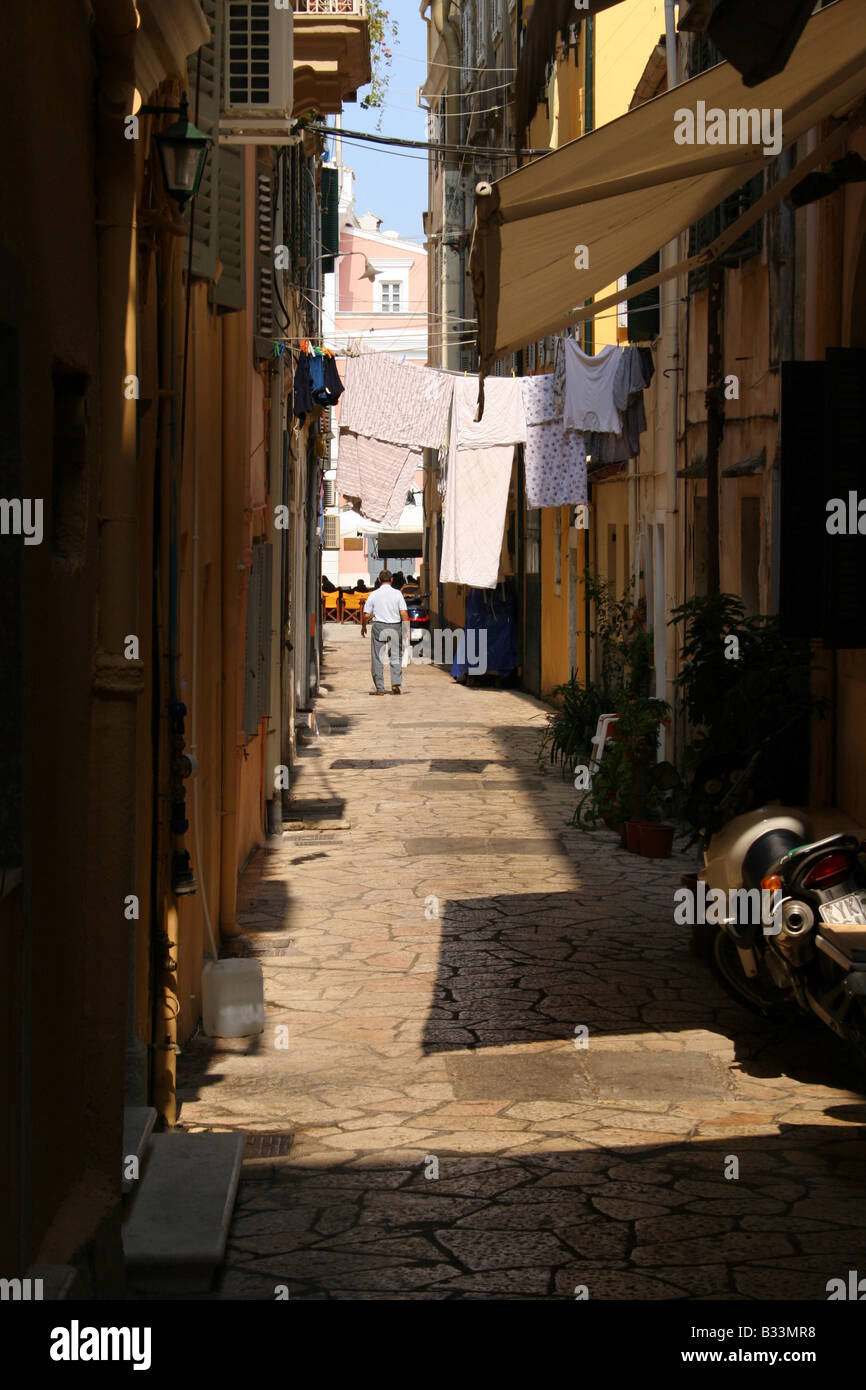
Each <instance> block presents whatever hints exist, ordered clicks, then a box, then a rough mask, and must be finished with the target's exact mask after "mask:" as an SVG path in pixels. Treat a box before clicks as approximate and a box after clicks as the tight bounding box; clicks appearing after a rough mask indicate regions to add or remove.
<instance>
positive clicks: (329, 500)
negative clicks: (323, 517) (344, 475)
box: [325, 478, 337, 507]
mask: <svg viewBox="0 0 866 1390" xmlns="http://www.w3.org/2000/svg"><path fill="white" fill-rule="evenodd" d="M336 505H337V480H336V478H326V479H325V506H326V507H336Z"/></svg>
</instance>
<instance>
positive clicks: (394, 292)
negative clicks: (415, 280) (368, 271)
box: [380, 280, 403, 314]
mask: <svg viewBox="0 0 866 1390" xmlns="http://www.w3.org/2000/svg"><path fill="white" fill-rule="evenodd" d="M380 283H381V290H382V313H383V314H399V313H400V292H401V290H402V288H403V286H402V285H401V283H400V281H399V280H382V281H381V282H380Z"/></svg>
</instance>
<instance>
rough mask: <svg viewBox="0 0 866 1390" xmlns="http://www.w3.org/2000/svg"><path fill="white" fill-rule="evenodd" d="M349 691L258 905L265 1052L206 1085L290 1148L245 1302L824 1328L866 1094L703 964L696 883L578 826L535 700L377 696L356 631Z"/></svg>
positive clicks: (264, 1146)
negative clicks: (639, 1309) (486, 1307)
mask: <svg viewBox="0 0 866 1390" xmlns="http://www.w3.org/2000/svg"><path fill="white" fill-rule="evenodd" d="M323 679H324V683H325V684H326V686H327V687H328V693H327V694H325V695H323V696H322V697H321V699H320V700H319V703H318V712H319V728H320V735H321V737H320V738H319V740H318V741H315V740H313V741H311V742H310V743H309V744H308V746H307V747H305V748H304V750H303V752H302V754H301V758H300V766H299V776H298V777H297V779H296V782H295V786H294V791H295V794H296V796H297V813H296V814H297V820H296V821H293V822H291V823H290V824H291V825H293V826H296V827H298V828H294V829H293V828H287V829H286V830H285V832H284V834H283V836H282V839H278V840H274V841H271V842H269V844H268V845H267V846H266V847H265V848H263V849H262V850H260V851H259V852H258V854H257V856H256V857H255V859H254V860H253V862H252V863H251V864H250V866H249V868H248V869H247V872H246V874H245V876H244V879H243V883H242V893H241V904H240V913H241V921H242V923H243V924H244V926H245V927H246V929H247V933H248V935H247V936H246V937H245V938H244V939H243V942H242V945H241V947H240V949H242V950H243V951H244V952H246V953H248V954H254V955H255V956H257V957H258V958H259V959H260V960H261V961H262V964H263V967H264V972H265V999H266V1029H265V1033H264V1034H263V1035H262V1036H261V1037H260V1038H256V1039H240V1040H236V1041H231V1040H224V1041H220V1040H217V1041H214V1040H211V1039H206V1038H203V1037H197V1038H196V1039H195V1040H194V1041H193V1042H192V1043H191V1044H190V1045H189V1046H188V1047H187V1048H186V1050H185V1054H184V1056H183V1057H182V1058H181V1059H180V1062H181V1066H180V1076H179V1088H180V1098H181V1100H182V1103H183V1104H182V1112H181V1122H182V1123H183V1124H184V1125H186V1126H187V1127H189V1128H198V1127H208V1128H214V1129H239V1130H246V1131H249V1132H257V1133H260V1134H261V1135H262V1136H263V1138H262V1140H261V1141H260V1148H259V1149H258V1150H250V1152H257V1153H260V1154H261V1155H263V1156H259V1157H251V1158H250V1161H249V1162H247V1163H246V1164H245V1165H244V1180H243V1182H242V1185H241V1190H240V1196H239V1200H238V1205H237V1208H236V1211H235V1217H234V1222H233V1227H232V1232H231V1239H230V1247H229V1255H228V1265H227V1268H226V1271H225V1274H224V1277H223V1281H222V1287H221V1296H222V1297H223V1298H226V1299H273V1298H274V1290H275V1286H276V1285H278V1284H285V1285H287V1286H288V1288H289V1290H290V1294H291V1297H292V1298H293V1299H295V1298H298V1299H373V1298H398V1299H430V1298H435V1299H455V1298H474V1299H479V1298H480V1299H501V1298H547V1297H554V1298H574V1297H575V1289H576V1288H578V1287H579V1286H582V1285H583V1286H586V1289H587V1291H588V1295H589V1297H590V1298H592V1299H635V1298H648V1299H738V1298H739V1299H746V1300H747V1299H765V1298H785V1299H797V1300H805V1299H824V1298H826V1292H825V1286H826V1283H827V1280H828V1279H830V1278H834V1277H839V1276H842V1277H844V1276H846V1275H847V1271H848V1270H849V1269H857V1268H858V1267H859V1268H860V1270H861V1272H866V1201H864V1198H866V1182H864V1166H863V1157H864V1155H866V1103H864V1086H863V1077H862V1075H861V1074H860V1073H858V1071H857V1069H856V1068H855V1067H854V1066H853V1064H852V1062H851V1059H850V1057H849V1055H848V1054H847V1052H846V1051H845V1049H844V1048H843V1046H842V1045H841V1044H840V1043H838V1042H836V1040H835V1039H833V1038H832V1037H831V1036H830V1035H829V1034H828V1033H827V1031H826V1030H824V1029H822V1028H820V1027H819V1026H818V1025H817V1024H816V1025H814V1026H812V1025H811V1024H810V1023H809V1022H807V1021H805V1020H804V1021H803V1022H799V1023H796V1024H793V1025H791V1024H785V1025H784V1026H780V1025H775V1024H773V1025H771V1024H769V1023H766V1022H764V1021H763V1020H761V1019H759V1018H757V1017H754V1016H752V1015H750V1014H749V1013H747V1012H746V1011H744V1010H743V1009H741V1008H740V1007H739V1006H737V1005H736V1004H735V1003H733V1002H731V1001H729V1000H728V999H727V997H726V996H725V995H724V994H723V992H722V991H721V989H720V988H719V987H718V986H717V985H716V984H715V982H714V981H713V979H712V978H711V976H710V975H709V973H708V972H707V970H706V968H705V966H704V965H703V964H702V963H701V962H700V961H699V960H697V959H696V958H695V957H694V956H692V955H690V954H689V949H688V948H689V941H688V931H687V929H684V928H682V927H677V926H675V925H674V923H673V893H674V890H675V889H676V888H677V886H678V885H679V877H680V874H681V873H682V872H683V871H684V870H685V869H689V868H693V867H694V864H693V863H692V862H689V861H686V860H685V859H683V858H673V859H671V860H667V861H665V860H647V859H640V858H638V857H636V856H632V855H629V854H627V853H626V852H625V851H623V850H621V849H620V848H619V843H618V840H617V839H616V837H615V836H614V835H612V834H611V833H610V832H607V831H603V832H600V833H597V834H591V835H587V834H584V833H582V832H580V831H578V830H574V829H571V828H570V827H568V826H567V825H566V822H567V819H568V816H569V815H570V812H571V809H572V805H573V798H574V793H573V791H572V788H571V785H570V783H569V782H568V781H564V780H562V779H561V778H560V776H559V774H558V772H553V771H552V770H550V769H548V770H547V771H546V773H545V772H542V771H541V770H540V769H539V766H538V761H537V756H536V749H537V744H538V737H539V732H540V730H541V728H542V726H543V719H544V713H545V708H546V707H545V706H543V705H542V704H541V703H540V702H539V701H537V700H534V699H532V698H531V697H529V696H527V695H525V694H522V693H520V692H517V691H509V690H498V689H494V688H492V687H490V688H479V689H467V688H464V687H462V686H458V685H456V684H455V683H454V682H452V681H451V679H450V677H449V676H448V675H447V674H446V673H445V672H443V671H440V670H436V669H434V668H432V667H420V666H413V667H411V668H410V670H409V671H408V672H407V673H406V682H405V692H406V693H405V694H404V695H403V696H402V697H401V698H400V700H399V701H398V702H396V703H395V701H394V699H393V698H392V697H391V696H387V697H386V698H385V699H381V700H380V699H375V698H373V697H372V696H371V695H370V694H369V692H370V691H371V690H372V684H371V681H370V676H369V642H368V641H364V640H362V639H361V636H360V630H359V629H358V628H357V627H345V628H343V629H340V628H337V627H334V626H329V627H328V628H327V629H326V667H325V672H324V677H323ZM437 908H438V916H435V915H434V914H435V912H436V911H437ZM281 1028H282V1029H283V1032H280V1029H281ZM286 1028H287V1029H288V1046H287V1047H286V1046H280V1043H281V1042H284V1041H285V1038H286V1034H285V1029H286ZM581 1028H585V1029H587V1030H588V1035H587V1038H588V1046H587V1047H585V1048H583V1047H576V1046H575V1039H576V1037H577V1040H578V1041H580V1040H581V1035H580V1032H579V1030H580V1029H581ZM576 1030H578V1033H577V1034H576ZM264 1136H286V1137H288V1136H290V1137H291V1144H290V1147H289V1146H288V1143H287V1140H286V1141H285V1142H282V1143H281V1142H280V1138H279V1137H272V1138H266V1137H264ZM287 1147H288V1152H281V1150H283V1151H284V1150H285V1149H286V1148H287ZM732 1158H733V1159H736V1160H737V1161H738V1164H739V1177H738V1178H734V1177H726V1169H727V1170H728V1172H731V1171H732V1169H733V1166H734V1165H733V1164H732ZM437 1169H438V1176H436V1175H435V1174H436V1172H437Z"/></svg>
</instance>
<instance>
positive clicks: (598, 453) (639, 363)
mask: <svg viewBox="0 0 866 1390" xmlns="http://www.w3.org/2000/svg"><path fill="white" fill-rule="evenodd" d="M654 373H655V363H654V362H653V355H652V352H651V351H650V349H649V348H646V347H634V346H630V347H627V348H624V349H623V351H622V353H621V355H620V362H619V366H618V367H617V372H616V376H615V377H614V383H613V399H614V405H615V406H616V408H617V409H618V410H619V412H620V414H621V417H622V428H621V430H620V431H619V433H618V434H603V433H594V434H592V435H591V436H590V440H589V452H590V454H591V456H592V461H593V463H594V464H608V463H626V462H627V461H628V460H629V459H631V458H634V457H635V456H636V455H637V454H638V453H639V452H640V437H641V435H642V434H643V432H644V430H645V429H646V426H647V419H646V409H645V407H644V400H643V393H644V390H645V389H646V387H647V386H649V384H650V382H651V381H652V378H653V375H654Z"/></svg>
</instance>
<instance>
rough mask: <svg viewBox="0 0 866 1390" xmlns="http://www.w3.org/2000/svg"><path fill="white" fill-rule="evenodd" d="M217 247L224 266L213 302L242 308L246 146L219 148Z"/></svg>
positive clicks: (215, 286) (229, 307)
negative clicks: (244, 147)
mask: <svg viewBox="0 0 866 1390" xmlns="http://www.w3.org/2000/svg"><path fill="white" fill-rule="evenodd" d="M218 158H219V186H218V189H217V207H218V212H219V225H218V232H217V246H218V253H219V261H220V264H221V266H222V271H221V274H220V278H219V280H218V281H217V283H216V285H214V289H213V296H212V298H213V302H214V304H217V305H219V307H220V308H221V309H243V307H244V304H245V302H246V299H245V293H244V290H245V285H244V279H245V277H244V259H245V257H244V149H243V146H230V145H222V146H221V147H220V150H219V156H218Z"/></svg>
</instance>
